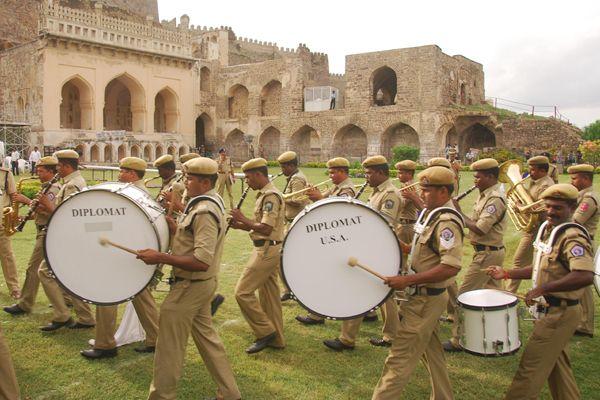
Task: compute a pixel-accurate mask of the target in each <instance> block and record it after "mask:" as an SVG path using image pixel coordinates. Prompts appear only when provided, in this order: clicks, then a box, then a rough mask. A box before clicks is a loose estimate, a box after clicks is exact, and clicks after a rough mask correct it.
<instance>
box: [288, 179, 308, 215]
mask: <svg viewBox="0 0 600 400" xmlns="http://www.w3.org/2000/svg"><path fill="white" fill-rule="evenodd" d="M307 187H308V180H307V179H306V176H304V173H302V171H300V170H298V171H296V172H294V173H293V174H292V175H290V176H288V178H287V184H286V185H285V188H284V190H283V194H289V193H293V192H296V191H298V190H302V189H305V188H307ZM308 204H310V200H309V199H305V200H302V201H297V200H296V199H294V198H293V197H292V198H290V199H288V200H285V218H286V219H287V220H288V221H291V220H292V219H294V218H295V217H296V215H298V213H299V212H300V211H302V210H303V209H304V207H306V205H308Z"/></svg>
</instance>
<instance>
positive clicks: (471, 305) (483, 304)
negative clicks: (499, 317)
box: [458, 289, 518, 310]
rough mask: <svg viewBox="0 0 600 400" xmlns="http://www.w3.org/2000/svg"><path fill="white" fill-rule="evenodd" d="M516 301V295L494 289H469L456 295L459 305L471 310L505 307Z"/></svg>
mask: <svg viewBox="0 0 600 400" xmlns="http://www.w3.org/2000/svg"><path fill="white" fill-rule="evenodd" d="M517 302H518V299H517V297H516V296H513V295H511V294H508V293H504V292H501V291H499V290H494V289H478V290H471V291H470V292H465V293H463V294H461V295H460V296H458V303H459V304H460V305H461V307H464V308H467V309H471V310H481V309H485V310H493V309H498V308H506V307H510V306H513V305H515V304H517Z"/></svg>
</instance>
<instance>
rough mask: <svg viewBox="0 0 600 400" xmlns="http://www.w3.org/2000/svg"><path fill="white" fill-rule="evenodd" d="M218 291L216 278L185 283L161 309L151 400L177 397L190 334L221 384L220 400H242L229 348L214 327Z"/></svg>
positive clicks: (174, 288) (177, 285)
mask: <svg viewBox="0 0 600 400" xmlns="http://www.w3.org/2000/svg"><path fill="white" fill-rule="evenodd" d="M216 289H217V280H216V278H211V279H209V280H206V281H199V282H191V281H189V280H185V281H180V282H176V283H175V284H173V285H172V286H171V290H170V291H169V294H168V295H167V297H166V298H165V301H164V302H163V303H162V306H161V307H160V322H159V324H158V327H159V334H158V342H157V343H156V353H155V355H154V378H153V380H152V383H151V385H150V395H149V396H148V399H149V400H159V399H160V400H167V399H176V398H177V382H179V379H180V378H181V371H182V369H183V363H184V361H185V350H186V347H187V343H188V338H189V336H190V333H191V334H192V338H193V339H194V342H195V343H196V348H197V349H198V352H199V353H200V356H201V357H202V360H203V361H204V365H205V366H206V369H207V370H208V372H209V373H210V375H211V376H212V378H213V380H214V381H215V383H216V384H217V387H218V390H217V394H218V398H219V399H226V400H237V399H239V398H241V394H240V391H239V389H238V386H237V384H236V382H235V377H234V375H233V370H232V369H231V365H230V364H229V360H228V359H227V355H226V354H225V347H224V346H223V343H222V342H221V339H220V338H219V335H218V334H217V332H216V331H215V328H214V327H213V324H212V317H211V315H210V302H211V300H212V297H213V295H214V293H215V290H216Z"/></svg>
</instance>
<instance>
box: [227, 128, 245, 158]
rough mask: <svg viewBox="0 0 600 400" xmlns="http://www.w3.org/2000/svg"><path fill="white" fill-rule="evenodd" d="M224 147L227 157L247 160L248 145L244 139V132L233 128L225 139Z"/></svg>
mask: <svg viewBox="0 0 600 400" xmlns="http://www.w3.org/2000/svg"><path fill="white" fill-rule="evenodd" d="M225 149H226V150H227V152H228V153H229V157H231V160H232V161H234V162H244V161H246V160H248V145H247V144H246V142H245V141H244V132H242V131H240V130H239V129H234V130H232V131H231V132H229V134H228V135H227V138H226V139H225Z"/></svg>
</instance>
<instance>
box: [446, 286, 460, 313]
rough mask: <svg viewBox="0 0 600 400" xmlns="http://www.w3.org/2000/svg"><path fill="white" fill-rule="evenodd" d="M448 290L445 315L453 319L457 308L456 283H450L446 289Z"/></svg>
mask: <svg viewBox="0 0 600 400" xmlns="http://www.w3.org/2000/svg"><path fill="white" fill-rule="evenodd" d="M447 290H448V304H446V314H447V315H448V316H449V317H454V316H456V314H457V313H458V306H457V304H456V299H457V297H458V283H456V281H454V282H452V284H450V286H448V288H447Z"/></svg>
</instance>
